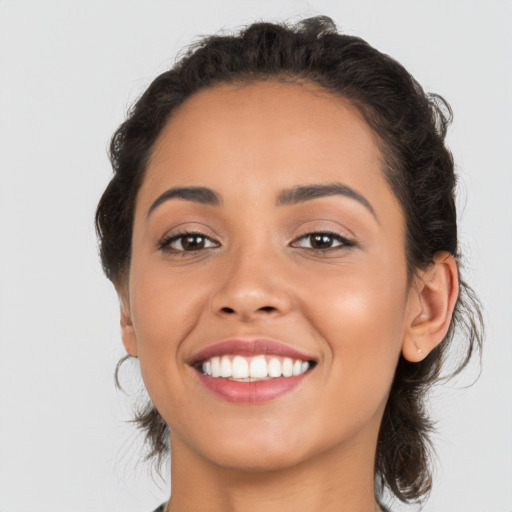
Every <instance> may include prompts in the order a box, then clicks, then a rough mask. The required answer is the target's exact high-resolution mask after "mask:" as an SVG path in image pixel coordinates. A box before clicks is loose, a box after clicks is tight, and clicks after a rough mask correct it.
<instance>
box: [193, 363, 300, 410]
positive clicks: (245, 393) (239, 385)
mask: <svg viewBox="0 0 512 512" xmlns="http://www.w3.org/2000/svg"><path fill="white" fill-rule="evenodd" d="M309 373H310V371H307V372H306V373H302V374H300V375H296V376H294V377H278V378H275V379H269V380H259V381H254V382H236V381H233V380H229V379H225V378H222V377H217V378H214V377H210V376H208V375H203V374H201V373H198V376H199V379H200V381H201V382H202V383H203V385H204V386H206V387H207V388H208V389H209V390H210V391H212V392H213V393H215V394H216V395H218V396H220V397H221V398H223V399H224V400H226V401H228V402H236V403H245V404H255V403H262V402H268V401H270V400H274V399H275V398H278V397H280V396H283V395H285V394H286V393H289V392H290V391H292V390H293V389H294V388H296V387H297V386H298V385H299V384H300V383H301V382H302V380H304V378H305V377H306V375H308V374H309Z"/></svg>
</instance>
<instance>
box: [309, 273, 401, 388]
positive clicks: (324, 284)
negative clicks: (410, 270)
mask: <svg viewBox="0 0 512 512" xmlns="http://www.w3.org/2000/svg"><path fill="white" fill-rule="evenodd" d="M315 282H316V285H315V284H314V283H311V286H310V287H309V292H308V297H309V298H308V297H304V310H305V311H307V315H308V317H309V323H310V324H311V325H313V326H315V327H316V329H317V331H318V334H319V335H320V337H321V339H323V340H325V342H326V343H327V345H328V350H327V353H328V354H330V356H331V357H332V371H333V373H334V374H336V375H338V376H339V380H342V381H343V389H349V388H350V389H351V391H349V392H348V393H347V397H348V396H351V394H352V396H359V397H360V396H361V392H364V390H365V389H367V390H368V391H369V392H375V390H376V389H377V390H380V389H384V390H386V389H387V388H388V387H389V386H390V385H391V382H392V379H393V376H394V372H395V369H396V364H397V361H398V357H399V354H400V350H401V346H402V341H403V337H404V332H405V312H406V299H407V295H406V275H405V272H396V269H395V272H392V271H391V272H390V271H382V272H379V271H377V270H375V269H374V271H373V272H370V271H368V270H367V271H366V272H360V271H358V270H357V269H355V268H353V269H346V271H344V272H340V273H339V275H338V277H336V278H333V277H332V276H331V279H329V280H322V279H317V280H315ZM311 297H316V300H314V301H312V300H311ZM319 297H321V298H322V299H321V300H318V298H319Z"/></svg>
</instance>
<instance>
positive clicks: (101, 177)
mask: <svg viewBox="0 0 512 512" xmlns="http://www.w3.org/2000/svg"><path fill="white" fill-rule="evenodd" d="M316 14H327V15H330V16H332V17H333V18H334V19H335V20H336V21H337V22H338V24H339V25H340V27H341V28H342V29H343V30H344V31H345V32H348V33H351V34H357V35H360V36H362V37H364V38H365V39H367V40H368V41H369V42H370V43H371V44H373V45H375V46H376V47H377V48H379V49H380V50H382V51H384V52H387V53H389V54H391V55H392V56H393V57H395V58H397V59H398V60H399V61H400V62H402V63H403V64H404V65H405V66H406V67H407V68H408V69H409V70H410V71H411V72H412V73H413V75H414V76H415V77H416V78H417V79H418V80H419V81H420V83H422V84H423V85H424V87H425V88H426V89H428V90H430V91H435V92H439V93H441V94H442V95H444V96H445V97H446V98H447V99H448V100H449V101H450V103H451V104H452V106H453V109H454V111H455V122H454V124H453V127H452V129H451V131H450V135H449V143H450V146H451V148H452V150H453V153H454V157H455V160H456V163H457V167H458V171H459V174H460V176H461V178H462V181H463V184H462V186H461V196H460V200H459V208H460V214H461V236H462V243H463V247H464V248H465V249H466V252H467V255H468V258H467V264H468V267H469V268H468V272H467V277H468V279H469V280H470V282H472V283H473V284H474V286H475V288H476V289H477V291H478V292H479V294H480V296H481V298H482V300H483V302H484V304H485V307H486V317H487V321H488V338H487V343H486V348H485V353H484V363H483V372H482V376H481V378H480V380H479V381H478V383H477V384H475V385H474V386H473V387H471V388H468V389H453V388H454V386H453V385H451V386H448V387H444V388H442V389H441V390H439V391H438V392H437V393H436V396H435V400H433V403H432V410H433V413H434V414H435V416H436V417H437V418H438V419H439V434H438V436H437V441H436V447H437V450H438V454H439V464H438V466H437V471H436V481H435V489H434V492H433V494H432V497H431V499H430V501H429V502H428V504H427V506H425V508H424V510H425V511H426V512H511V511H512V497H511V494H512V491H511V488H512V443H511V437H512V371H511V368H512V328H511V316H512V311H511V308H512V292H511V289H512V270H511V269H512V261H511V257H510V256H511V254H512V201H511V199H510V194H511V190H512V178H511V175H512V172H511V164H510V157H509V151H510V147H511V145H512V139H511V136H512V127H511V125H512V100H511V91H512V67H511V60H512V59H511V56H512V37H511V32H512V2H511V1H510V0H494V1H484V0H481V1H479V2H475V1H469V0H465V1H447V0H444V1H412V0H410V1H397V0H394V1H389V0H388V1H377V0H375V1H364V0H357V1H355V0H354V1H348V0H337V1H327V0H324V1H320V0H318V1H310V2H306V1H282V0H281V1H280V0H272V1H270V0H245V1H235V0H216V1H199V0H193V1H191V0H188V1H187V2H185V1H170V0H168V1H142V0H138V1H134V0H131V1H130V0H116V1H114V0H111V1H101V2H100V1H87V2H86V1H83V2H78V1H66V2H65V1H61V2H57V1H32V2H28V1H15V0H11V1H9V0H3V1H0V512H29V511H30V512H91V511H94V512H107V511H112V512H116V511H121V510H122V511H124V512H144V511H148V512H149V511H150V510H153V507H155V506H156V505H157V504H159V503H160V502H161V501H163V500H164V499H165V497H166V496H167V493H168V490H167V484H161V488H159V487H158V486H157V485H156V484H155V483H154V482H153V479H152V477H151V476H150V475H149V473H148V471H147V469H146V468H145V467H144V466H143V465H139V466H137V467H136V459H137V454H138V453H139V451H140V448H139V444H138V442H139V439H138V437H137V435H136V434H135V433H134V430H133V427H131V426H130V425H127V424H126V423H125V420H127V419H128V418H129V417H130V409H129V405H130V400H129V399H128V398H126V397H125V396H123V395H122V394H120V393H118V392H116V391H115V389H114V385H113V380H112V373H113V369H114V365H115V362H116V361H117V359H118V358H119V357H120V356H121V355H122V354H123V351H122V347H121V343H120V339H119V333H118V313H117V302H116V296H115V294H114V291H113V288H112V287H111V285H110V284H109V283H108V282H107V281H106V279H105V278H104V277H103V275H102V273H101V269H100V265H99V263H98V258H97V254H96V241H95V235H94V229H93V213H94V208H95V205H96V202H97V200H98V198H99V196H100V194H101V192H102V190H103V188H104V187H105V185H106V183H107V181H108V179H109V175H110V168H109V164H108V161H107V158H106V146H107V141H108V139H109V137H110V135H111V133H112V132H113V130H114V129H115V128H116V126H117V125H118V124H119V123H120V122H121V121H122V119H123V116H124V112H125V110H126V108H127V106H128V105H129V104H130V103H131V102H132V101H133V100H134V99H135V98H136V97H137V96H138V95H139V94H140V93H141V92H142V91H143V89H144V88H145V87H146V86H147V85H148V84H149V82H150V81H151V80H152V78H154V77H155V76H156V75H157V74H158V73H159V72H161V71H163V70H165V69H166V68H167V67H168V66H169V65H170V64H171V63H172V62H173V59H174V56H175V54H176V53H177V51H178V50H179V49H180V48H182V47H183V46H184V45H186V44H188V43H190V42H191V41H192V40H193V39H194V38H195V37H196V36H197V35H200V34H209V33H212V32H216V31H218V30H219V29H221V28H233V27H238V26H240V25H243V24H247V23H250V22H252V21H255V20H257V19H261V18H265V19H287V18H295V17H297V16H305V15H307V16H312V15H316ZM128 370H129V371H128V373H129V372H130V369H128ZM131 371H133V372H135V373H136V371H137V369H136V368H135V367H134V368H132V369H131ZM464 382H467V380H466V381H462V382H461V383H459V387H460V385H462V384H464ZM132 387H133V386H132ZM135 388H136V386H135ZM395 509H396V510H402V509H401V507H398V506H397V507H395Z"/></svg>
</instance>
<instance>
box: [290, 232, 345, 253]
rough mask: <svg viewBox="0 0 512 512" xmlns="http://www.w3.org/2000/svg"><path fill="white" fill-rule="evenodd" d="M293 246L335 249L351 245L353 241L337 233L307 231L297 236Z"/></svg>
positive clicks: (319, 249)
mask: <svg viewBox="0 0 512 512" xmlns="http://www.w3.org/2000/svg"><path fill="white" fill-rule="evenodd" d="M292 245H293V246H294V247H297V246H298V247H302V248H303V249H312V250H318V251H322V250H324V251H325V250H329V249H332V250H335V249H343V248H344V247H350V246H353V245H354V243H353V242H351V241H350V240H348V239H346V238H345V237H343V236H341V235H339V234H337V233H308V234H307V235H303V236H301V237H300V238H298V239H297V240H296V241H295V242H294V243H293V244H292Z"/></svg>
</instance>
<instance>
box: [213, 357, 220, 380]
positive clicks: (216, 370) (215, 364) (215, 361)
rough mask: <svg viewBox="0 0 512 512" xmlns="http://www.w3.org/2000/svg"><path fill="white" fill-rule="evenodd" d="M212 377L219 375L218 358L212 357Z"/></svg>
mask: <svg viewBox="0 0 512 512" xmlns="http://www.w3.org/2000/svg"><path fill="white" fill-rule="evenodd" d="M212 377H220V358H218V357H212Z"/></svg>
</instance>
